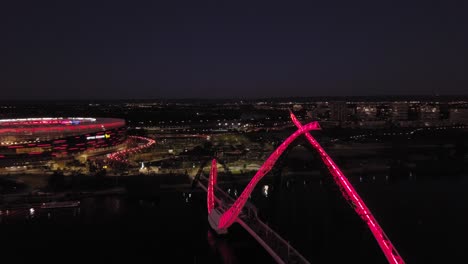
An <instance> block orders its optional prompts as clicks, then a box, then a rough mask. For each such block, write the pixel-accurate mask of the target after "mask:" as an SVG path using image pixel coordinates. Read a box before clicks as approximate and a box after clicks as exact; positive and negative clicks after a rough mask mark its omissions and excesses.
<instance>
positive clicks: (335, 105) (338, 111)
mask: <svg viewBox="0 0 468 264" xmlns="http://www.w3.org/2000/svg"><path fill="white" fill-rule="evenodd" d="M329 107H330V120H332V121H339V122H344V121H346V120H348V107H347V105H346V102H330V104H329Z"/></svg>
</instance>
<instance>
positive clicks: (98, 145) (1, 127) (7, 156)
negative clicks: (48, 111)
mask: <svg viewBox="0 0 468 264" xmlns="http://www.w3.org/2000/svg"><path fill="white" fill-rule="evenodd" d="M125 140H126V128H125V120H123V119H115V118H81V117H68V118H57V117H54V118H21V119H0V160H4V161H5V160H17V159H19V158H27V157H66V156H70V155H73V154H77V153H81V152H85V151H86V152H88V151H100V150H106V149H112V148H115V147H116V146H118V145H120V144H122V143H124V142H125Z"/></svg>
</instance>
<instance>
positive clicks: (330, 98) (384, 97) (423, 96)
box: [0, 93, 468, 104]
mask: <svg viewBox="0 0 468 264" xmlns="http://www.w3.org/2000/svg"><path fill="white" fill-rule="evenodd" d="M434 99H437V100H438V101H453V100H462V99H465V100H468V93H466V94H437V95H434V94H411V95H402V94H392V95H350V96H281V97H280V96H278V97H250V98H248V97H234V98H228V97H224V98H203V97H198V98H195V97H194V98H112V99H109V98H90V99H84V98H82V99H44V98H36V99H0V103H6V104H8V103H58V104H61V103H73V102H77V103H85V102H86V103H88V102H89V103H92V102H101V103H102V102H155V101H162V102H186V101H190V102H213V101H217V102H224V101H246V102H251V101H253V102H255V101H286V100H298V101H303V102H306V101H314V100H316V101H320V100H328V101H353V100H363V101H399V100H403V101H404V100H421V101H429V100H434Z"/></svg>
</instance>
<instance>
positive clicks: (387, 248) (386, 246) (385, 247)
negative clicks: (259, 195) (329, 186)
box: [207, 112, 405, 264]
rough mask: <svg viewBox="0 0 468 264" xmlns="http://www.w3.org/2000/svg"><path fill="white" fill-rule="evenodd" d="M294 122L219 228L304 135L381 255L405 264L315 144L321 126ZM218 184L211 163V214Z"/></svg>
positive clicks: (230, 220)
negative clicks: (314, 135)
mask: <svg viewBox="0 0 468 264" xmlns="http://www.w3.org/2000/svg"><path fill="white" fill-rule="evenodd" d="M290 117H291V120H292V121H293V123H294V125H295V126H296V127H297V128H298V130H297V131H296V132H294V133H293V134H292V135H290V136H289V137H288V138H287V139H286V140H285V141H283V143H282V144H281V145H280V146H279V147H278V148H277V149H276V150H275V151H274V152H273V153H272V154H271V155H270V156H269V157H268V159H267V160H266V161H265V163H264V164H263V165H262V166H261V167H260V169H259V170H258V171H257V173H256V174H255V175H254V177H253V178H252V180H251V181H250V182H249V183H248V184H247V186H246V187H245V189H244V191H242V193H241V195H240V196H239V197H238V198H237V199H236V200H235V202H234V204H233V205H232V206H231V207H230V208H229V209H228V210H227V211H225V212H224V213H223V214H222V215H221V217H220V218H219V222H218V228H219V229H227V228H228V227H230V226H231V225H232V224H233V223H234V222H235V221H236V219H237V217H238V216H239V214H240V212H241V211H242V208H243V207H244V206H245V203H246V202H247V200H248V198H249V196H250V194H251V193H252V191H253V189H254V187H255V186H256V185H257V183H258V182H259V181H260V180H261V179H262V178H263V177H264V176H265V175H266V174H267V173H268V172H269V171H270V170H271V169H272V168H273V166H274V164H275V163H276V161H277V160H278V159H279V157H280V156H281V155H282V154H283V152H284V151H285V150H286V148H287V147H288V146H289V145H290V144H291V143H292V142H293V141H294V140H296V139H297V138H298V137H299V136H301V135H304V136H305V137H306V139H307V141H308V142H309V143H310V144H311V146H312V147H313V148H314V149H315V150H316V151H317V152H318V154H319V156H320V158H321V159H322V161H323V163H324V164H325V165H326V167H327V169H328V171H329V172H330V174H331V175H332V177H333V179H334V181H335V183H336V184H337V185H338V187H339V189H340V191H341V193H342V195H343V197H344V198H345V199H346V201H348V202H349V203H350V204H351V206H352V207H353V209H354V210H355V212H356V213H357V214H358V215H359V217H360V218H361V219H362V220H363V221H364V222H365V223H366V224H367V226H368V227H369V229H370V231H371V232H372V234H373V235H374V238H375V239H376V241H377V243H378V244H379V246H380V248H381V250H382V252H383V253H384V255H385V257H386V258H387V260H388V262H389V263H392V264H402V263H405V262H404V260H403V258H402V257H401V256H400V255H399V253H398V251H397V250H396V248H395V247H394V246H393V244H392V243H391V241H390V239H389V238H388V237H387V235H386V234H385V233H384V231H383V229H382V228H381V227H380V225H379V224H378V222H377V220H376V219H375V218H374V216H373V215H372V213H371V212H370V210H369V209H368V208H367V206H366V205H365V203H364V201H363V200H362V199H361V198H360V197H359V195H358V193H357V192H356V190H354V188H353V187H352V185H351V184H350V183H349V181H348V179H347V178H346V177H345V176H344V174H343V173H342V172H341V170H340V169H339V168H338V166H337V165H336V164H335V163H334V161H333V160H332V159H331V157H330V156H328V154H327V153H326V152H325V150H324V149H323V148H322V147H321V146H320V144H319V143H318V142H317V141H316V140H315V138H313V137H312V135H310V133H309V131H310V130H318V129H320V126H319V125H318V122H312V123H309V124H307V125H305V126H302V124H301V123H300V122H299V120H297V118H296V116H295V115H294V114H293V113H292V112H291V113H290ZM216 182H217V170H216V160H215V159H213V160H212V167H211V170H210V177H209V180H208V191H207V206H208V213H209V214H210V213H211V211H212V210H213V209H214V207H215V204H214V200H215V197H214V188H215V185H216Z"/></svg>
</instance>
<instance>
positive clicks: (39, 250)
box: [0, 151, 468, 264]
mask: <svg viewBox="0 0 468 264" xmlns="http://www.w3.org/2000/svg"><path fill="white" fill-rule="evenodd" d="M298 155H299V156H302V153H300V151H299V154H298ZM290 157H291V159H294V154H292V155H291V156H290ZM286 162H287V161H286ZM427 164H428V165H427V166H430V163H427ZM286 168H287V169H286V170H282V171H279V172H276V173H274V175H272V176H269V177H267V178H265V179H264V180H262V181H261V182H260V183H259V185H258V186H257V188H256V190H255V192H254V193H253V195H252V197H251V201H252V202H253V203H254V204H255V205H256V206H257V207H258V208H259V212H260V215H261V217H262V219H263V220H264V221H265V222H266V223H268V224H269V225H270V226H272V227H273V229H274V230H276V231H277V232H278V233H280V234H281V235H282V236H283V237H284V238H285V239H286V240H288V241H290V243H291V245H292V246H294V247H295V248H296V249H298V250H299V252H301V253H302V254H303V255H304V256H305V257H306V258H307V259H308V260H309V261H310V262H311V263H386V259H385V257H384V255H383V253H381V251H380V248H379V247H378V245H377V243H376V241H375V239H374V238H373V236H372V234H371V233H370V231H369V230H368V229H367V226H366V225H365V224H364V223H363V222H362V221H361V219H360V218H359V217H357V215H356V214H355V213H354V210H353V209H352V208H351V207H350V206H349V205H348V204H347V203H346V201H345V200H344V199H343V198H342V197H341V194H340V191H339V190H338V189H337V188H336V186H335V184H334V183H333V181H332V180H331V178H330V176H329V175H326V174H325V173H319V171H318V170H316V171H314V170H309V169H306V170H305V171H302V172H301V170H300V169H296V168H294V169H291V167H290V166H289V165H288V163H287V165H286ZM301 169H302V168H301ZM348 176H349V179H350V181H351V183H352V184H353V185H354V186H355V188H356V190H357V191H358V192H359V194H360V195H361V197H362V198H363V200H364V201H365V202H366V204H367V206H368V207H369V209H370V210H371V211H372V212H373V214H374V216H375V218H376V219H377V221H378V222H379V223H380V225H381V226H382V228H383V229H384V230H385V232H386V234H387V236H388V237H389V238H390V240H391V241H392V242H393V244H394V246H395V247H396V248H397V250H398V251H399V253H400V254H401V256H402V257H403V258H404V259H405V260H406V262H407V263H421V264H422V263H464V262H465V261H464V260H463V259H464V254H465V251H466V248H467V245H468V243H466V237H468V236H467V235H468V227H467V223H468V192H467V191H466V190H468V177H466V176H464V174H461V175H460V174H456V173H455V174H453V173H452V174H447V175H445V174H444V175H441V174H440V173H439V172H436V173H430V172H427V175H426V174H424V173H423V172H422V171H421V170H420V171H419V172H417V173H416V172H413V171H412V170H400V171H399V172H398V173H389V170H388V169H385V170H382V171H380V172H378V171H376V172H372V173H365V171H359V170H358V171H355V172H352V173H349V174H348ZM222 177H223V174H222V173H221V174H220V179H222ZM244 182H245V181H244ZM266 186H268V187H266ZM222 188H223V189H225V190H226V191H227V190H228V189H229V191H230V192H231V193H234V190H237V192H238V193H240V191H241V190H242V189H243V187H242V184H238V186H231V185H229V186H227V185H225V186H222ZM266 188H268V190H266ZM206 217H207V215H206V198H205V193H203V192H202V191H201V190H197V191H194V192H192V193H190V194H189V193H188V192H187V191H178V190H171V191H161V193H160V195H159V196H158V197H157V198H153V199H138V198H137V199H135V198H132V197H128V196H109V197H99V198H87V199H84V200H82V201H81V205H80V207H79V208H72V209H51V210H39V209H36V210H35V211H34V212H31V211H29V210H28V209H25V210H19V211H10V212H9V213H8V215H7V214H6V212H5V211H2V212H1V215H0V221H1V224H0V241H1V255H0V257H1V259H2V262H3V263H8V262H6V261H7V260H9V261H15V262H14V263H22V262H26V261H28V262H37V263H49V262H54V263H59V262H60V263H61V262H70V261H72V262H76V263H84V262H86V263H89V262H91V263H95V262H102V263H113V262H118V263H254V262H255V263H272V262H273V260H272V259H271V257H270V256H269V255H268V254H267V253H266V251H265V250H264V249H263V248H262V247H261V246H260V245H259V244H258V243H257V242H256V241H255V240H254V239H253V238H252V237H250V236H249V234H248V233H247V232H246V231H244V230H243V229H242V228H241V227H239V226H238V225H234V226H232V227H231V228H230V230H229V234H228V235H227V236H225V237H218V236H216V235H214V234H213V233H212V232H211V231H210V228H209V226H208V224H207V219H206Z"/></svg>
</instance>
